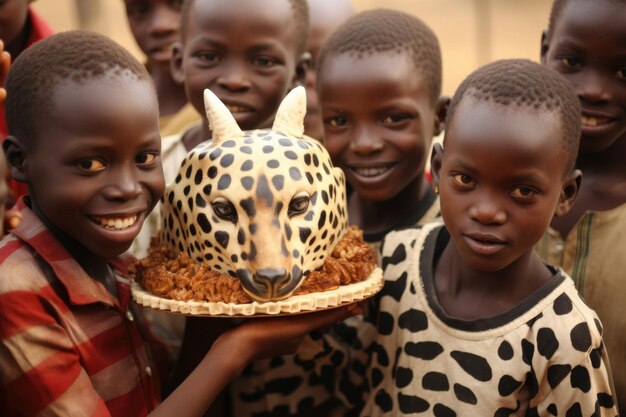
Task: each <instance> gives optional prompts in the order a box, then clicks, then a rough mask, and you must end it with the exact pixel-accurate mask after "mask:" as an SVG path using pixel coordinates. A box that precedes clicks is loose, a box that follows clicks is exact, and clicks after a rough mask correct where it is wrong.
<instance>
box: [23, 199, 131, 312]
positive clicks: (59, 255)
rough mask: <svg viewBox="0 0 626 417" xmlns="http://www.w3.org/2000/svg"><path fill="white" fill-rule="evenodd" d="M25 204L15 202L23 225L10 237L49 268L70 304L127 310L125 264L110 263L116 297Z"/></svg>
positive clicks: (127, 278) (128, 292) (128, 286)
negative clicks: (23, 245) (103, 305)
mask: <svg viewBox="0 0 626 417" xmlns="http://www.w3.org/2000/svg"><path fill="white" fill-rule="evenodd" d="M28 204H29V201H28V197H21V198H20V199H19V200H18V202H17V204H16V208H17V209H18V210H19V211H20V214H21V215H22V222H21V223H20V225H19V226H18V227H16V228H15V229H13V230H11V234H13V235H15V236H16V237H17V238H19V239H20V240H21V241H23V242H24V244H26V245H27V246H29V247H30V248H31V249H32V250H33V251H34V252H36V253H37V254H38V255H39V257H40V258H41V259H43V261H44V262H45V263H47V264H48V265H49V266H50V268H51V269H52V271H53V272H54V274H55V275H56V277H57V278H58V280H59V281H60V283H61V284H62V285H63V287H64V288H65V290H66V291H67V294H68V298H69V300H70V303H72V304H75V305H87V304H93V303H103V304H106V305H108V306H112V307H117V308H119V309H121V310H126V308H127V307H128V303H129V301H130V279H129V277H128V272H127V271H126V268H125V266H124V262H122V261H121V260H120V259H112V260H109V264H110V266H111V267H112V268H113V271H114V272H115V281H116V285H117V293H118V297H117V298H116V297H114V296H113V295H111V294H110V293H109V291H107V289H106V288H105V287H104V285H102V284H101V283H100V282H98V281H96V280H95V279H93V278H92V277H91V276H89V275H88V274H87V272H85V270H84V269H83V268H82V267H81V266H80V264H79V263H78V262H76V260H75V259H74V258H73V257H72V255H71V254H70V253H69V252H68V251H67V250H66V249H65V247H63V245H62V244H61V243H60V242H59V241H58V240H57V238H56V237H55V236H54V235H53V234H52V233H51V232H50V231H49V230H48V228H47V227H46V226H45V225H44V223H43V222H42V221H41V219H40V218H39V217H38V216H37V215H36V214H35V212H33V211H32V210H31V208H30V207H29V206H28Z"/></svg>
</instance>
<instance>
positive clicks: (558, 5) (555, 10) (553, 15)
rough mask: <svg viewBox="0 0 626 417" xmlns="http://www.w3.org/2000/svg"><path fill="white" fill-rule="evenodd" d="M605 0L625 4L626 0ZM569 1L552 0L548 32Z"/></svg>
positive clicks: (596, 0) (595, 0)
mask: <svg viewBox="0 0 626 417" xmlns="http://www.w3.org/2000/svg"><path fill="white" fill-rule="evenodd" d="M581 1H587V2H590V3H591V2H594V3H596V2H598V0H581ZM606 1H611V2H613V3H621V4H623V5H625V6H626V0H606ZM569 3H571V0H554V2H553V3H552V8H551V9H550V20H549V21H548V34H550V33H552V30H553V29H554V26H555V25H556V22H557V20H558V19H559V16H560V15H561V12H562V11H563V9H565V6H567V5H568V4H569Z"/></svg>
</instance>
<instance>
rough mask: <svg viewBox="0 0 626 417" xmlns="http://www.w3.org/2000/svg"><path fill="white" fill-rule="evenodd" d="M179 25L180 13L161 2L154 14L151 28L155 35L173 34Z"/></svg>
mask: <svg viewBox="0 0 626 417" xmlns="http://www.w3.org/2000/svg"><path fill="white" fill-rule="evenodd" d="M179 25H180V13H178V12H177V11H176V10H173V9H172V8H171V7H169V6H168V5H166V4H160V5H159V6H157V9H156V10H155V12H154V14H153V15H152V24H151V25H150V29H151V32H152V33H153V34H155V35H163V34H171V33H172V32H176V31H177V30H178V27H179Z"/></svg>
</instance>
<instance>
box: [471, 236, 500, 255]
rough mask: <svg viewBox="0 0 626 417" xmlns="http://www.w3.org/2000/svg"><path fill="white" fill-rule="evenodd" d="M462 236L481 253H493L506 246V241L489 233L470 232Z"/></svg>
mask: <svg viewBox="0 0 626 417" xmlns="http://www.w3.org/2000/svg"><path fill="white" fill-rule="evenodd" d="M463 238H464V239H465V241H466V242H467V244H468V246H469V247H470V248H471V249H472V250H473V251H474V252H476V253H478V254H481V255H493V254H495V253H496V252H498V251H500V250H501V249H503V248H504V247H505V246H506V241H505V240H503V239H501V238H499V237H497V236H494V235H492V234H489V233H481V232H470V233H465V234H464V235H463Z"/></svg>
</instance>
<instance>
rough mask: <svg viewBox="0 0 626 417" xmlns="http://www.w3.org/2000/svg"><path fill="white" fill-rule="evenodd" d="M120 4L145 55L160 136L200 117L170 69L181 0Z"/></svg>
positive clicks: (135, 0)
mask: <svg viewBox="0 0 626 417" xmlns="http://www.w3.org/2000/svg"><path fill="white" fill-rule="evenodd" d="M124 5H125V6H126V16H127V17H128V25H129V27H130V30H131V32H132V34H133V36H134V37H135V41H137V45H139V48H141V50H142V51H143V53H144V54H146V58H147V63H146V67H147V68H148V72H150V76H151V77H152V80H153V81H154V85H155V87H156V91H157V97H158V98H159V130H160V131H161V136H167V135H172V134H174V133H178V132H180V131H181V130H182V129H184V128H186V127H187V126H188V125H189V124H191V123H193V122H196V121H198V120H199V119H200V115H199V114H198V113H197V112H196V111H195V109H194V108H193V106H191V105H190V104H188V103H187V96H186V95H185V89H184V87H183V86H182V84H179V83H177V82H176V81H174V79H173V78H172V72H171V71H170V61H171V58H172V46H173V45H174V43H175V42H178V41H179V40H180V9H181V6H182V0H124Z"/></svg>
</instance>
